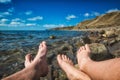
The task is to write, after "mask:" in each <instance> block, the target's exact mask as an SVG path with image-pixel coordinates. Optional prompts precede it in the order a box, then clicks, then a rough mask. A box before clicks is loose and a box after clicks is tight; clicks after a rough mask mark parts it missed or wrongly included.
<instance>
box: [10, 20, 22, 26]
mask: <svg viewBox="0 0 120 80" xmlns="http://www.w3.org/2000/svg"><path fill="white" fill-rule="evenodd" d="M10 24H11V25H20V24H21V22H16V21H12V22H11V23H10Z"/></svg>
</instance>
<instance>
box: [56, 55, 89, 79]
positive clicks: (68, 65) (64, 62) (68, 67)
mask: <svg viewBox="0 0 120 80" xmlns="http://www.w3.org/2000/svg"><path fill="white" fill-rule="evenodd" d="M57 61H58V63H59V65H60V67H61V68H62V69H63V71H65V73H66V75H67V77H68V78H69V79H70V80H90V78H89V77H88V75H86V74H85V73H83V72H81V71H80V70H78V69H77V68H75V67H74V65H73V62H72V61H71V60H70V59H69V58H68V57H67V56H65V55H58V56H57Z"/></svg>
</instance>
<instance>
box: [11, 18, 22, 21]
mask: <svg viewBox="0 0 120 80" xmlns="http://www.w3.org/2000/svg"><path fill="white" fill-rule="evenodd" d="M12 21H21V19H20V18H15V19H12Z"/></svg>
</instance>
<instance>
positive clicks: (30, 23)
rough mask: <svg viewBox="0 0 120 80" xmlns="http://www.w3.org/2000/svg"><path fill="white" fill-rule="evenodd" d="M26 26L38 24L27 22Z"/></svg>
mask: <svg viewBox="0 0 120 80" xmlns="http://www.w3.org/2000/svg"><path fill="white" fill-rule="evenodd" d="M26 26H36V24H35V23H27V24H26Z"/></svg>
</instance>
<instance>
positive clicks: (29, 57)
mask: <svg viewBox="0 0 120 80" xmlns="http://www.w3.org/2000/svg"><path fill="white" fill-rule="evenodd" d="M31 57H32V56H31V54H27V55H26V56H25V61H26V62H31V60H32V58H31Z"/></svg>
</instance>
